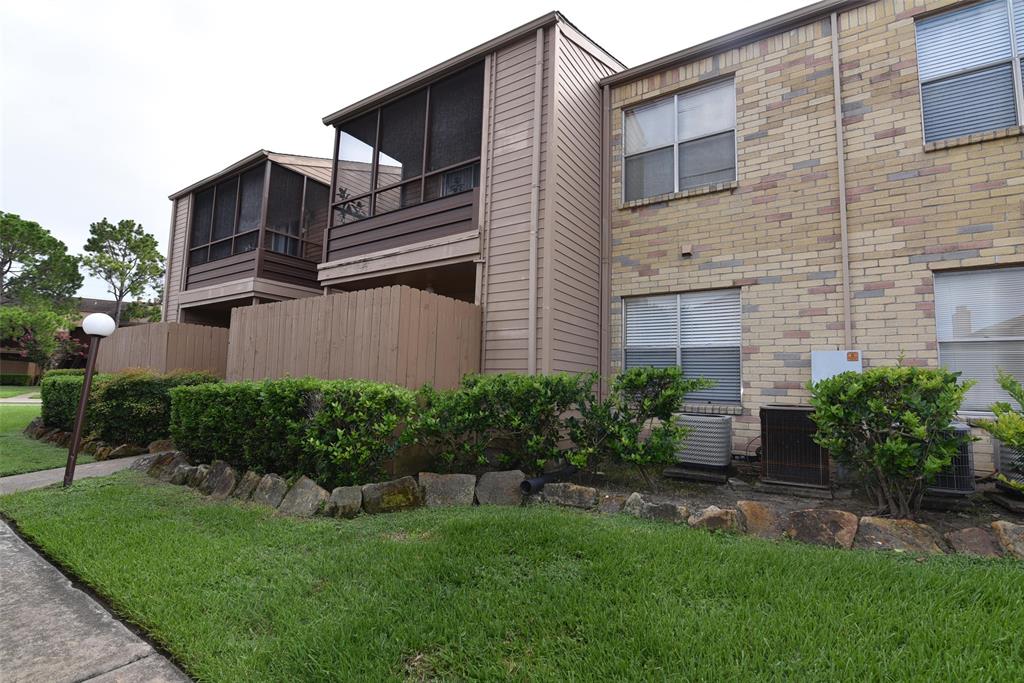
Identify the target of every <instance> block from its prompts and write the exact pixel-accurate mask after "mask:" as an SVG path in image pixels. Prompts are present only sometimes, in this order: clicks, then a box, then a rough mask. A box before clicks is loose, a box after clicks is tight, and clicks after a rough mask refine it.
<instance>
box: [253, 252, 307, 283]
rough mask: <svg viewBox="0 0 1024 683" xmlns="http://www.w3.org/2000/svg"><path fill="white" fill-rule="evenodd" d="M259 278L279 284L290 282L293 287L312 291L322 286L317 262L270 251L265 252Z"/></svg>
mask: <svg viewBox="0 0 1024 683" xmlns="http://www.w3.org/2000/svg"><path fill="white" fill-rule="evenodd" d="M258 277H264V278H267V279H268V280H277V281H278V282H290V283H291V284H293V285H299V286H300V287H309V288H311V289H316V288H318V287H319V286H320V282H319V281H318V280H317V276H316V261H310V260H308V259H303V258H298V257H297V256H289V255H287V254H278V253H277V252H275V251H269V250H266V251H264V252H263V258H262V259H261V261H260V272H259V275H258Z"/></svg>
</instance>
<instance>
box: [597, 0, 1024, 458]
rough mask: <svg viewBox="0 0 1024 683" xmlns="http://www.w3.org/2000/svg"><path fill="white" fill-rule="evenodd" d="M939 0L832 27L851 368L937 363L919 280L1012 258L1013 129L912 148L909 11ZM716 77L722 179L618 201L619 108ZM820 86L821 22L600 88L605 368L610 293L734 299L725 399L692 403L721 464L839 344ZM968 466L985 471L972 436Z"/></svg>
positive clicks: (614, 353)
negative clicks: (722, 90)
mask: <svg viewBox="0 0 1024 683" xmlns="http://www.w3.org/2000/svg"><path fill="white" fill-rule="evenodd" d="M954 4H957V3H953V2H949V1H948V0H935V1H931V0H929V1H921V0H918V1H917V2H904V1H900V0H895V1H894V0H886V1H884V2H875V3H871V4H868V5H865V6H862V7H859V8H857V9H854V10H850V11H847V12H844V13H842V14H840V17H839V46H840V49H839V54H840V74H841V88H842V110H843V117H842V118H843V121H842V125H843V134H844V136H845V143H844V149H843V152H844V155H845V163H846V183H847V192H846V200H847V202H846V208H847V213H848V234H849V252H850V257H849V268H850V290H851V306H852V316H851V324H852V333H853V335H852V336H853V342H852V348H855V349H861V350H862V351H863V352H864V361H865V364H866V365H867V366H871V365H890V364H895V363H896V362H897V359H898V358H899V357H900V356H901V355H902V356H903V357H904V362H905V363H914V364H920V365H925V366H935V365H937V364H938V352H937V342H936V332H935V320H934V298H933V292H932V283H933V272H935V271H937V270H939V269H947V268H969V267H978V266H994V265H1002V264H1011V263H1016V264H1024V137H1022V136H1021V135H1020V132H1021V131H1019V130H1018V129H1009V130H1006V131H1003V132H1002V133H1000V134H998V135H994V134H988V135H984V136H977V138H975V139H972V140H969V141H968V140H961V141H958V142H962V143H965V144H956V145H948V144H944V145H929V146H926V145H925V143H924V136H923V131H922V116H921V101H920V91H919V86H918V77H917V67H916V61H917V60H916V44H915V29H914V17H915V16H916V15H919V14H920V13H922V12H929V11H932V10H935V9H939V8H941V7H943V6H947V5H954ZM730 75H731V77H732V78H734V80H735V88H736V109H737V111H736V143H737V181H736V182H735V183H730V184H726V185H725V186H720V187H717V188H714V190H713V191H709V192H703V193H690V194H689V196H669V197H658V198H653V199H652V200H644V201H641V202H634V203H631V204H629V205H624V204H623V202H622V146H621V143H622V116H623V110H624V109H628V108H629V107H632V106H634V105H636V104H638V103H642V102H649V101H653V100H655V99H657V98H658V97H661V96H664V95H669V94H672V93H674V92H677V91H679V90H681V89H684V88H686V87H688V86H691V85H694V84H698V83H702V82H706V81H709V80H711V79H715V78H724V77H728V76H730ZM833 87H834V85H833V73H832V35H831V28H830V23H829V18H828V17H827V16H826V17H824V18H822V19H818V20H815V21H812V22H809V23H807V24H806V25H804V26H801V27H799V28H796V29H794V30H789V31H785V32H783V33H779V34H777V35H774V36H771V37H768V38H765V39H761V40H757V41H756V42H751V43H750V44H747V45H742V46H739V47H736V48H734V49H730V50H727V51H723V52H721V53H719V54H716V55H713V56H710V57H708V58H704V59H700V60H699V61H695V62H691V63H680V64H678V65H676V66H673V67H672V68H670V69H667V70H664V71H662V72H660V73H657V74H654V75H651V76H648V77H644V78H641V79H639V80H637V81H634V82H631V83H627V84H622V85H616V86H613V87H612V90H611V107H612V111H611V144H612V149H611V154H610V155H609V159H610V164H611V185H612V198H611V217H610V218H611V220H610V223H611V238H612V274H611V304H610V327H611V362H612V367H613V369H618V368H620V367H621V359H622V339H623V330H622V298H623V297H628V296H634V295H645V294H658V293H675V292H688V291H695V290H705V289H714V288H724V287H739V288H741V298H742V305H743V314H742V315H743V327H742V337H743V349H742V382H743V399H742V405H741V407H740V408H734V407H733V408H726V407H722V408H718V407H711V408H708V410H712V411H716V410H721V411H722V412H734V413H738V414H736V415H735V417H734V418H733V421H734V444H733V445H734V450H735V451H736V452H743V451H744V450H751V451H752V450H753V447H754V445H755V444H756V441H754V442H753V443H752V439H754V438H755V437H756V436H757V435H758V434H759V431H760V428H759V416H758V409H759V407H760V406H762V405H766V404H770V403H788V404H800V403H806V400H807V391H806V389H805V388H804V385H805V383H806V382H807V381H808V380H809V379H810V352H811V350H812V349H824V348H843V347H844V339H843V328H844V315H843V297H842V257H841V250H840V197H839V173H838V161H837V154H836V131H835V116H834V97H833ZM683 247H690V248H692V256H689V257H683V256H681V255H680V251H681V249H682V248H683ZM748 446H749V448H748ZM975 466H976V469H977V470H978V471H979V472H984V471H991V468H992V464H991V445H990V444H989V443H988V442H987V441H983V442H980V443H978V444H976V445H975Z"/></svg>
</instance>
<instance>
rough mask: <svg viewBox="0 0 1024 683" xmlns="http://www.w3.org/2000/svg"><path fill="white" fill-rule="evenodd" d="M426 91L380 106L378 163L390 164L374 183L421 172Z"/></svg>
mask: <svg viewBox="0 0 1024 683" xmlns="http://www.w3.org/2000/svg"><path fill="white" fill-rule="evenodd" d="M426 108H427V91H426V90H420V91H419V92H416V93H413V94H412V95H409V96H408V97H403V98H402V99H400V100H398V101H397V102H393V103H392V104H389V105H388V106H386V107H384V108H383V109H381V113H380V151H379V153H378V154H379V156H378V159H379V163H380V164H381V165H384V166H391V167H393V168H392V169H390V170H389V173H386V174H382V173H378V174H377V187H378V188H380V187H387V186H388V185H394V184H395V183H396V182H398V181H400V180H406V179H408V178H418V177H419V176H421V175H422V174H423V126H424V124H425V120H426V115H427V111H426Z"/></svg>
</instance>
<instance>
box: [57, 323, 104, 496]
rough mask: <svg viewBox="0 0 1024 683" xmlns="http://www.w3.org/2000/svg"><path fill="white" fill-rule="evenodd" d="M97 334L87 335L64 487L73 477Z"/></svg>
mask: <svg viewBox="0 0 1024 683" xmlns="http://www.w3.org/2000/svg"><path fill="white" fill-rule="evenodd" d="M100 339H102V337H100V336H98V335H91V336H90V337H89V358H88V360H86V362H85V381H83V382H82V395H81V396H80V397H79V399H78V413H77V414H76V415H75V428H74V431H72V432H71V445H70V446H68V464H67V466H66V467H65V468H64V488H67V487H68V486H71V482H72V481H73V480H74V478H75V461H76V460H77V459H78V446H79V443H80V442H81V440H82V426H83V425H84V424H85V408H86V406H87V404H88V402H89V389H90V388H92V374H93V371H94V370H95V369H96V354H97V352H98V351H99V346H100Z"/></svg>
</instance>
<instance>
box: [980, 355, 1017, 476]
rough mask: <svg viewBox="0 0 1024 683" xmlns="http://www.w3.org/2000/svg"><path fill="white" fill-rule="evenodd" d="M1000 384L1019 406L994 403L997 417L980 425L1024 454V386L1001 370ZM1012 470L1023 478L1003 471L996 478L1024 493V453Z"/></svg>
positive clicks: (981, 422) (1001, 402) (1002, 402)
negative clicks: (1011, 476) (1011, 475)
mask: <svg viewBox="0 0 1024 683" xmlns="http://www.w3.org/2000/svg"><path fill="white" fill-rule="evenodd" d="M999 386H1001V387H1002V388H1003V390H1004V391H1005V392H1006V393H1008V394H1009V395H1010V397H1011V398H1012V399H1013V400H1014V401H1016V403H1017V407H1016V408H1014V407H1013V406H1012V405H1011V404H1010V403H1007V402H1005V401H1000V402H998V403H994V404H993V405H992V412H993V413H994V414H995V417H996V419H995V420H983V421H980V422H979V423H978V426H980V427H981V428H982V429H984V430H985V431H987V432H988V433H989V434H991V435H992V436H994V437H995V438H997V439H999V440H1000V441H1002V442H1003V443H1004V444H1006V445H1007V446H1009V447H1010V448H1013V449H1014V450H1016V451H1017V452H1018V453H1022V454H1024V386H1021V383H1020V382H1018V381H1017V380H1016V379H1014V377H1013V375H1011V374H1009V373H1005V372H1003V371H1001V370H1000V372H999ZM1011 470H1012V472H1013V473H1015V474H1017V475H1018V476H1020V477H1021V479H1017V478H1014V479H1011V478H1009V477H1007V476H1006V475H1005V474H1004V473H1002V472H999V473H997V474H996V478H997V479H999V481H1001V482H1003V483H1004V484H1006V485H1007V486H1009V487H1010V488H1012V489H1015V490H1017V491H1020V492H1021V493H1024V483H1022V480H1024V455H1022V456H1021V457H1019V458H1017V460H1016V462H1014V463H1013V465H1012V466H1011Z"/></svg>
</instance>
